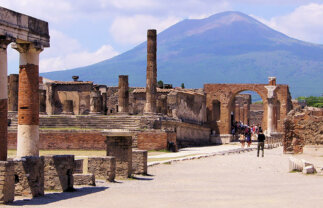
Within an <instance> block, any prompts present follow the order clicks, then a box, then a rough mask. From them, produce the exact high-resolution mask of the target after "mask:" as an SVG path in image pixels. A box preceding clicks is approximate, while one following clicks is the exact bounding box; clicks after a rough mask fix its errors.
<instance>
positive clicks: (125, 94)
mask: <svg viewBox="0 0 323 208" xmlns="http://www.w3.org/2000/svg"><path fill="white" fill-rule="evenodd" d="M118 93H119V96H118V112H119V113H128V112H129V84H128V76H127V75H120V76H119V92H118Z"/></svg>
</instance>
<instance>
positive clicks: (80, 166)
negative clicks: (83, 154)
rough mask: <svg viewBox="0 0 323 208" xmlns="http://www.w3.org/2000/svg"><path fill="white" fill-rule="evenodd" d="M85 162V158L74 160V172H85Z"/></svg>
mask: <svg viewBox="0 0 323 208" xmlns="http://www.w3.org/2000/svg"><path fill="white" fill-rule="evenodd" d="M83 162H84V159H76V160H75V161H74V165H75V166H74V173H81V174H82V173H83Z"/></svg>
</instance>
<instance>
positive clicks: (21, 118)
mask: <svg viewBox="0 0 323 208" xmlns="http://www.w3.org/2000/svg"><path fill="white" fill-rule="evenodd" d="M13 48H14V49H16V50H17V51H18V52H19V53H20V59H19V92H18V96H19V100H18V132H17V157H23V156H38V155H39V149H38V143H39V92H38V90H39V66H38V65H39V53H40V52H41V51H42V48H41V47H35V46H34V45H33V44H32V43H16V44H14V45H13Z"/></svg>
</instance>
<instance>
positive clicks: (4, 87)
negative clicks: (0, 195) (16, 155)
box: [0, 40, 9, 161]
mask: <svg viewBox="0 0 323 208" xmlns="http://www.w3.org/2000/svg"><path fill="white" fill-rule="evenodd" d="M8 44H9V41H7V40H1V41H0V161H6V160H7V135H8V77H7V73H8V72H7V46H8Z"/></svg>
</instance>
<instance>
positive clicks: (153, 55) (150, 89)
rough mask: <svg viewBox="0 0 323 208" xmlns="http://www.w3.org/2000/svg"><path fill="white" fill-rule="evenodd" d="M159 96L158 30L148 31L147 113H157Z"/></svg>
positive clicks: (145, 110)
mask: <svg viewBox="0 0 323 208" xmlns="http://www.w3.org/2000/svg"><path fill="white" fill-rule="evenodd" d="M156 96H157V31H156V30H148V31H147V77H146V104H145V108H144V113H145V114H154V113H156Z"/></svg>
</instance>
